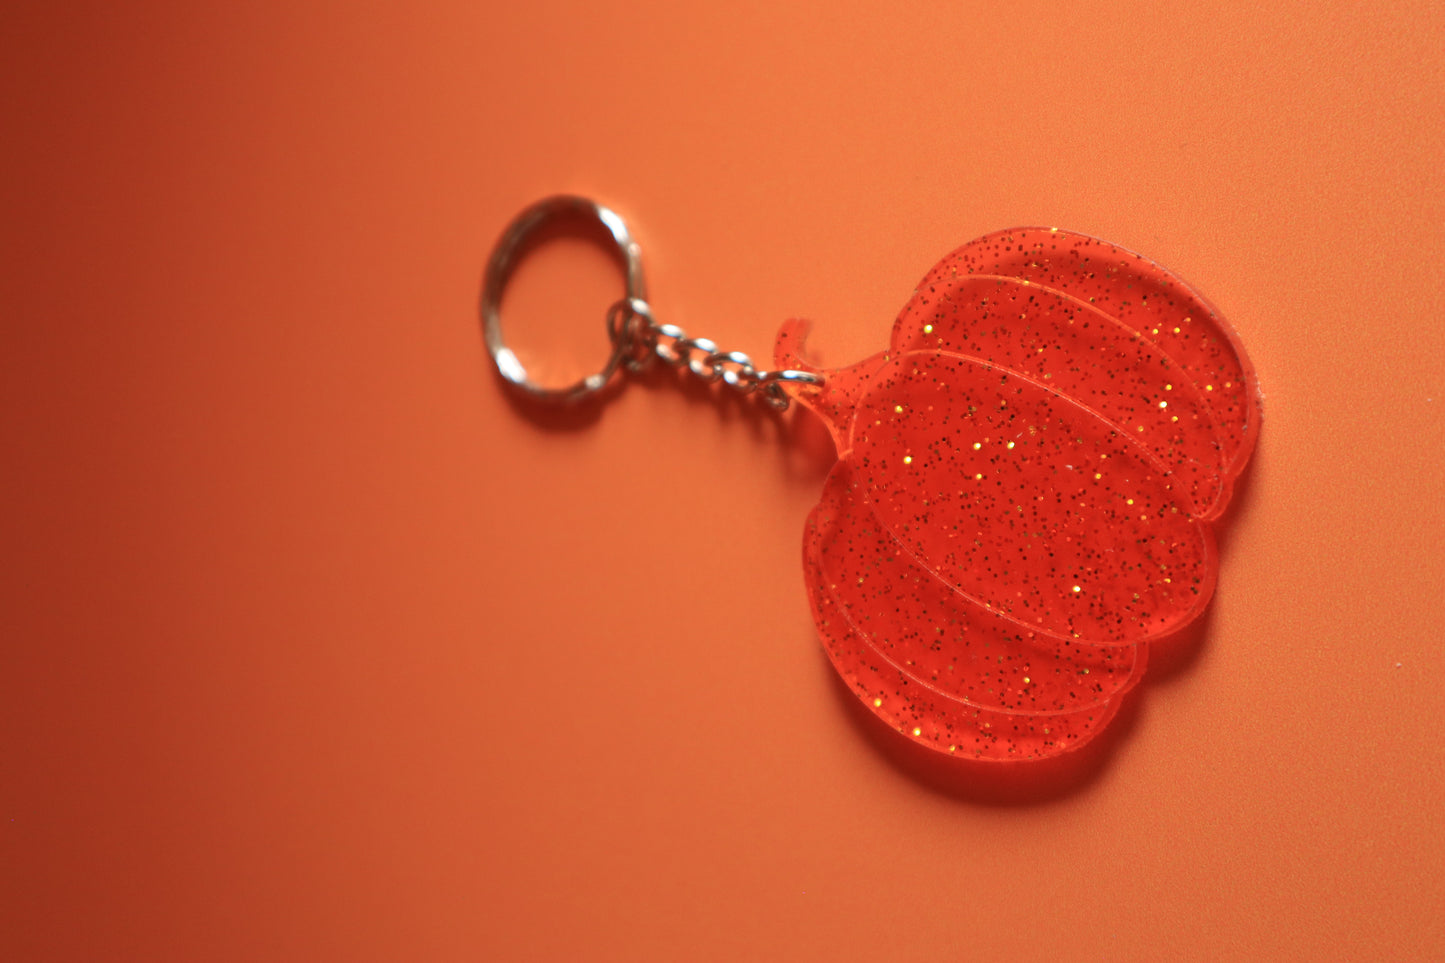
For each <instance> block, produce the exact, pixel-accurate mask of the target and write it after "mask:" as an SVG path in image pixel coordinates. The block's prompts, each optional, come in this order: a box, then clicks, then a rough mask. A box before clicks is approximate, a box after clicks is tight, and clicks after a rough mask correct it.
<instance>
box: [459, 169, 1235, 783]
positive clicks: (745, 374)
mask: <svg viewBox="0 0 1445 963" xmlns="http://www.w3.org/2000/svg"><path fill="white" fill-rule="evenodd" d="M546 205H552V206H553V207H554V208H558V206H559V205H560V206H561V207H560V208H558V209H566V210H569V211H572V212H573V213H575V212H576V210H578V209H582V210H584V212H585V211H588V210H592V209H596V210H597V211H599V212H605V214H603V213H599V214H598V215H597V216H598V218H599V220H601V221H602V222H603V223H605V224H608V226H609V229H610V230H612V233H613V236H614V238H616V239H617V241H618V245H619V251H621V252H622V254H623V257H624V261H625V262H626V264H627V267H628V295H627V297H626V298H624V299H623V300H622V301H620V302H618V304H617V305H614V306H613V309H612V310H611V311H610V312H609V316H608V330H609V332H610V334H611V338H612V342H613V356H612V359H611V360H610V361H609V364H608V367H607V368H606V369H605V370H604V371H603V372H599V374H598V375H595V376H593V379H592V380H591V381H588V382H579V383H578V385H577V386H573V387H572V388H569V389H566V390H565V391H558V392H551V393H550V394H551V395H555V396H556V397H551V396H549V390H548V389H538V388H536V387H535V386H533V385H531V384H530V382H529V381H528V380H527V377H526V373H525V371H523V370H521V368H520V365H517V364H516V363H515V359H514V358H511V357H509V355H510V352H508V351H507V350H506V348H505V345H504V344H503V343H502V339H501V329H500V321H499V319H498V316H497V308H496V306H497V304H498V302H499V300H500V293H501V288H502V286H503V285H504V284H505V281H506V275H507V272H508V270H509V267H510V261H511V258H512V256H513V254H514V252H515V250H516V248H517V247H518V246H519V245H520V243H521V239H522V237H523V236H524V235H525V234H526V233H527V231H528V230H530V229H531V227H533V226H535V224H536V223H539V220H538V218H539V215H538V213H537V212H538V211H539V210H540V211H542V212H543V213H544V214H545V212H546V211H547V210H550V209H551V208H547V207H546ZM568 205H570V206H568ZM578 205H590V207H583V208H578V207H577V206H578ZM608 215H610V218H611V219H613V220H611V221H609V219H608ZM529 216H531V217H532V218H533V220H532V221H527V218H528V217H529ZM543 219H544V218H543ZM613 221H615V224H616V225H617V227H616V228H613V226H612V224H613ZM519 225H520V227H519ZM619 229H620V233H619ZM499 265H500V267H499ZM641 288H642V280H641V268H640V264H639V263H638V262H637V260H636V245H635V244H634V243H633V242H632V241H631V239H630V236H629V235H627V233H626V229H625V227H621V220H620V219H619V218H616V215H615V214H612V212H610V211H607V210H606V209H605V208H601V207H600V206H599V205H595V204H593V202H590V201H585V200H582V199H579V198H553V199H549V200H548V201H544V202H542V204H539V205H536V206H534V208H532V209H529V211H528V212H524V214H523V216H522V217H520V218H519V219H518V220H517V221H516V222H514V224H513V227H512V229H511V230H510V231H509V233H508V234H507V235H504V237H503V241H502V242H501V243H500V244H499V245H498V251H497V253H496V254H494V255H493V259H492V263H491V265H490V266H489V269H488V277H487V286H486V290H485V291H484V295H483V317H484V324H485V326H486V330H487V337H488V345H489V347H490V348H491V350H492V354H493V357H494V359H496V361H497V365H498V370H499V372H500V373H501V374H502V376H503V377H504V378H505V379H506V380H508V381H509V382H511V383H512V384H514V385H516V386H518V387H520V388H522V389H523V390H525V391H528V392H529V393H531V394H532V395H533V396H534V397H540V398H541V400H547V401H551V400H564V401H574V400H576V398H577V397H582V396H586V395H589V394H592V393H594V392H596V391H598V390H600V389H601V388H602V387H604V386H605V385H606V383H607V382H608V380H609V379H610V378H611V375H612V373H613V371H614V370H615V369H616V368H618V367H619V366H621V367H625V368H629V369H633V370H636V369H637V368H640V367H642V366H644V365H646V364H648V363H650V362H651V361H652V360H653V359H655V358H660V359H661V360H662V361H664V362H666V363H669V364H672V365H674V366H677V367H685V368H688V369H690V371H691V372H692V373H693V374H695V375H697V376H698V377H701V378H703V379H704V380H709V381H721V382H724V383H725V384H726V385H727V386H728V387H730V388H732V389H734V390H737V391H740V392H759V393H761V394H763V395H764V396H765V397H766V398H767V400H768V401H770V402H771V403H772V404H773V405H774V406H775V407H780V408H781V407H786V406H787V404H788V402H789V400H796V401H798V402H799V403H800V404H801V405H803V406H804V407H805V408H807V409H808V410H810V411H811V412H812V413H813V414H815V415H817V416H818V417H819V418H821V419H822V420H823V421H824V423H825V424H826V425H827V427H828V430H829V431H830V432H831V434H832V437H833V440H834V443H835V445H836V447H837V451H838V462H837V464H836V465H835V466H834V468H833V470H832V472H831V473H830V475H829V476H828V479H827V481H826V483H825V484H824V488H823V494H822V497H821V499H820V500H819V503H818V505H817V507H816V508H814V509H813V511H812V513H811V515H810V516H809V518H808V520H807V523H806V526H805V529H804V537H803V569H804V579H805V582H806V585H807V590H808V595H809V600H810V603H811V605H812V610H813V615H814V619H815V621H816V623H817V627H818V631H819V634H820V635H821V637H822V640H823V644H824V647H825V648H826V650H827V652H828V655H829V657H830V658H831V659H832V661H833V664H834V666H835V667H836V668H837V670H838V672H839V673H840V674H841V676H842V677H843V679H844V680H845V681H846V683H847V684H848V686H849V687H850V688H851V689H852V690H853V692H854V693H855V694H856V695H857V696H858V698H859V699H861V700H862V701H863V703H864V705H866V706H867V707H868V708H869V709H871V710H872V711H873V713H874V714H876V715H877V716H878V717H879V718H880V719H882V720H883V721H884V722H885V723H887V724H888V725H889V726H891V727H893V728H894V729H896V730H897V731H898V732H900V733H902V734H903V735H904V736H906V737H908V738H910V739H912V740H914V741H915V742H918V743H921V744H922V745H925V746H928V747H929V748H932V749H936V750H938V751H940V752H943V753H949V754H952V755H955V756H958V757H964V758H970V759H980V760H1022V759H1041V758H1045V757H1049V756H1054V755H1057V754H1059V753H1062V752H1066V751H1068V750H1070V749H1074V748H1077V747H1078V746H1080V745H1082V744H1083V743H1085V742H1086V741H1088V740H1089V739H1090V738H1092V737H1093V736H1094V735H1096V734H1097V733H1098V732H1099V731H1100V730H1101V729H1102V728H1103V727H1104V726H1105V725H1106V724H1107V723H1108V722H1109V720H1110V718H1111V717H1112V716H1113V715H1114V713H1115V712H1116V711H1117V709H1118V707H1119V702H1120V699H1121V697H1123V695H1124V694H1125V693H1127V692H1128V691H1129V690H1130V689H1131V688H1132V687H1133V686H1135V685H1136V684H1137V683H1138V682H1139V680H1140V678H1141V677H1142V676H1143V673H1144V667H1145V664H1146V661H1147V654H1148V644H1149V643H1150V642H1151V641H1155V640H1158V639H1161V638H1164V637H1167V636H1170V635H1173V634H1175V633H1177V632H1179V631H1180V630H1181V629H1182V628H1184V627H1185V626H1187V625H1188V624H1189V623H1190V622H1192V621H1193V620H1194V619H1196V618H1197V617H1198V616H1199V615H1200V613H1201V612H1202V611H1203V610H1204V607H1205V606H1206V605H1207V604H1208V602H1209V598H1210V595H1211V594H1212V592H1213V589H1214V582H1215V577H1216V573H1217V567H1218V559H1217V556H1216V554H1215V550H1214V539H1213V534H1212V531H1211V528H1210V525H1211V523H1213V522H1215V521H1216V520H1217V519H1218V518H1219V517H1220V515H1221V514H1222V513H1223V511H1224V509H1225V507H1226V505H1227V503H1228V501H1229V498H1230V493H1231V490H1232V486H1233V483H1234V481H1235V479H1236V478H1237V477H1238V476H1239V474H1240V472H1241V471H1242V470H1243V468H1244V465H1245V463H1246V462H1247V460H1248V458H1249V455H1250V452H1251V450H1252V449H1253V446H1254V440H1255V436H1256V434H1257V432H1258V430H1259V419H1260V415H1259V395H1258V390H1257V388H1256V385H1255V381H1254V372H1253V370H1252V368H1251V366H1250V364H1249V360H1248V358H1247V357H1246V355H1245V353H1244V349H1243V347H1242V345H1241V344H1240V343H1239V339H1238V337H1237V336H1236V335H1235V333H1234V332H1233V331H1232V330H1231V329H1230V328H1229V326H1228V325H1227V324H1226V323H1225V322H1224V321H1223V319H1222V318H1220V317H1219V316H1218V315H1217V314H1216V313H1215V312H1214V310H1213V309H1212V308H1211V307H1210V306H1209V305H1208V304H1207V303H1206V302H1205V301H1204V300H1203V299H1202V298H1201V297H1199V295H1197V294H1195V293H1194V292H1193V291H1192V290H1191V289H1190V288H1189V287H1188V286H1187V285H1185V284H1184V283H1183V282H1182V281H1181V280H1179V279H1178V278H1177V277H1175V276H1174V275H1172V274H1170V273H1169V272H1168V271H1165V270H1164V269H1163V268H1161V267H1159V266H1158V265H1157V264H1154V263H1153V262H1152V261H1149V260H1147V259H1146V258H1143V257H1141V256H1139V255H1137V254H1134V253H1132V252H1130V251H1126V250H1124V249H1122V248H1119V247H1117V246H1115V245H1112V244H1109V243H1107V242H1105V241H1100V240H1097V239H1095V238H1091V237H1086V236H1084V235H1080V234H1072V233H1069V232H1066V231H1060V230H1056V229H1049V228H1015V229H1012V230H1008V231H1001V232H999V233H996V234H990V235H988V236H986V237H983V238H980V239H978V240H976V241H972V242H970V243H968V244H966V245H964V246H963V247H961V248H959V249H958V250H957V251H955V252H953V253H952V254H950V255H949V256H948V257H946V258H944V260H943V261H941V262H940V263H939V264H938V265H937V266H936V267H934V268H933V270H932V271H930V272H929V273H928V275H927V276H926V277H925V278H924V279H923V281H922V282H921V283H920V284H919V286H918V288H917V290H916V292H915V293H914V295H913V297H912V299H911V300H910V301H909V302H908V304H906V305H905V306H904V308H903V311H902V312H901V313H900V315H899V316H898V320H897V321H896V322H895V324H894V326H893V332H892V339H891V342H890V344H889V346H888V348H887V350H886V351H883V352H880V353H879V354H876V355H873V356H872V357H870V358H867V359H865V360H863V361H860V362H858V363H857V364H854V365H850V366H848V367H844V368H837V369H828V370H823V369H818V368H815V367H813V366H812V365H810V364H808V362H807V361H806V360H805V359H804V357H803V351H802V348H803V339H804V337H805V335H806V331H807V325H806V324H805V323H804V322H800V321H790V322H787V323H786V324H785V325H784V326H783V328H782V330H781V332H780V333H779V335H778V340H777V345H776V349H775V363H776V366H777V367H776V370H773V371H763V370H760V369H758V368H757V367H756V366H755V365H753V363H752V361H751V359H749V358H748V356H747V355H744V354H741V353H739V352H724V351H721V350H719V349H718V348H717V346H716V345H715V344H713V343H712V342H710V341H708V340H706V339H702V338H690V337H688V336H687V335H686V333H685V332H683V331H682V330H681V329H679V328H676V327H674V326H671V325H663V324H658V323H657V322H656V321H654V320H653V318H652V315H651V310H650V308H649V306H648V305H647V303H646V301H645V300H643V296H642V294H641V293H640V292H641Z"/></svg>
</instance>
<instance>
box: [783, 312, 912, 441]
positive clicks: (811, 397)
mask: <svg viewBox="0 0 1445 963" xmlns="http://www.w3.org/2000/svg"><path fill="white" fill-rule="evenodd" d="M812 327H813V323H812V322H811V321H805V320H802V319H801V318H790V319H788V320H787V321H784V322H783V326H782V328H780V329H779V330H778V338H777V341H776V342H775V343H774V346H773V364H774V365H776V366H777V367H779V368H791V369H793V370H795V371H806V372H808V373H809V374H815V375H818V376H819V377H821V378H822V379H823V383H822V384H820V385H809V384H800V383H796V382H791V383H784V387H783V390H784V391H786V392H787V393H788V395H789V396H790V397H791V398H792V399H793V400H794V401H796V402H797V403H798V404H800V405H802V406H803V407H804V408H807V409H808V410H809V411H811V412H812V413H813V414H815V415H817V416H818V417H819V418H821V419H823V424H825V425H827V427H828V433H829V434H831V435H832V436H833V446H834V447H835V448H837V450H838V457H839V458H842V457H844V456H845V455H847V454H848V452H849V451H850V450H851V449H852V447H853V439H852V433H853V412H854V410H855V409H856V408H857V407H858V402H859V400H860V399H861V398H862V396H863V391H864V389H865V388H866V387H867V385H868V381H869V379H870V378H872V377H873V375H874V374H876V373H877V371H878V369H879V368H881V367H883V365H884V364H885V363H887V361H888V353H887V352H884V351H880V352H879V353H878V354H875V355H872V356H870V357H867V358H864V359H863V360H862V361H859V362H857V363H856V364H851V365H848V366H847V367H843V368H827V369H825V368H820V367H818V366H817V365H815V364H813V363H812V362H810V361H808V360H807V358H806V357H805V356H804V344H805V342H806V341H807V340H808V332H809V331H811V330H812Z"/></svg>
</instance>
